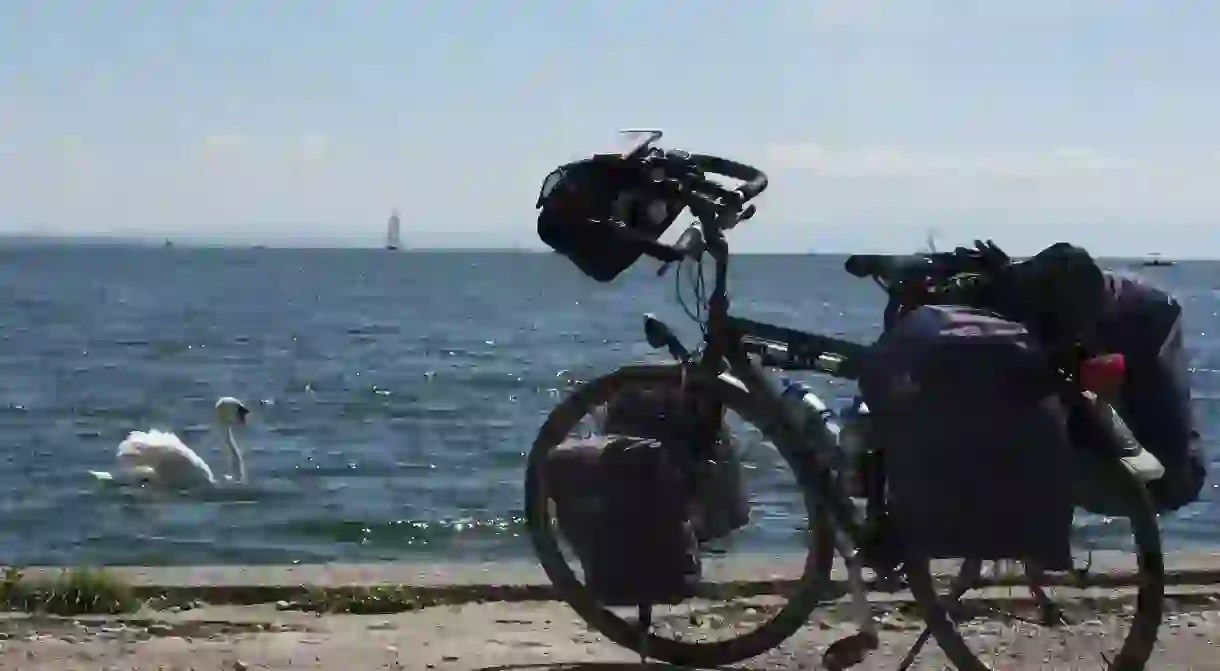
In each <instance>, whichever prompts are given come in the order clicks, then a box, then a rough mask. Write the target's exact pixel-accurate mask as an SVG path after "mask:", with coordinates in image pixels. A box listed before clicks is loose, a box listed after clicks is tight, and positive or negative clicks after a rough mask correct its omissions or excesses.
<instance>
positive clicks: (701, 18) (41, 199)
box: [0, 0, 1220, 257]
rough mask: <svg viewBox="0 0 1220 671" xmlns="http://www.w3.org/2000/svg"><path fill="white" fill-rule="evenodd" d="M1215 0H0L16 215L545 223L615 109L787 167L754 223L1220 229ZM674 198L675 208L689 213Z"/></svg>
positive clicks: (1219, 26) (4, 166)
mask: <svg viewBox="0 0 1220 671" xmlns="http://www.w3.org/2000/svg"><path fill="white" fill-rule="evenodd" d="M1217 34H1220V3H1216V2H1212V1H1209V0H1181V1H1176V2H1152V1H1149V0H1075V1H1073V0H1025V1H1022V2H1007V1H1005V2H1002V1H1000V0H977V1H973V2H972V1H970V0H889V1H888V2H882V1H880V0H755V1H754V2H727V1H722V0H667V1H666V2H656V1H655V0H615V1H614V2H609V1H600V2H595V1H593V0H586V1H583V2H562V1H559V0H525V1H521V2H505V1H500V2H493V1H490V0H480V1H479V2H475V1H474V0H451V1H450V2H435V1H434V2H422V1H416V0H361V1H359V2H339V1H338V0H334V1H332V2H324V1H322V0H194V1H192V2H164V1H161V0H139V1H138V0H108V1H107V2H89V3H86V2H78V1H77V0H5V1H4V2H3V3H0V234H6V233H8V234H11V233H26V234H28V233H37V234H51V235H97V234H104V235H139V236H148V237H152V238H160V237H169V238H173V239H175V240H190V241H209V242H233V243H239V244H246V243H248V242H250V241H254V242H260V243H265V244H300V245H340V246H372V245H378V244H380V243H381V240H382V237H383V235H384V229H385V221H386V218H387V217H388V215H389V212H390V210H391V209H392V208H398V210H399V211H400V212H401V215H402V219H403V236H404V241H405V242H406V244H407V245H408V246H417V247H503V246H511V247H535V248H538V247H541V243H540V242H539V241H538V238H537V233H536V223H535V220H536V212H535V210H534V209H533V205H534V200H535V198H536V195H537V191H538V187H539V184H540V183H541V181H542V179H543V178H544V177H545V176H546V174H547V173H548V172H549V171H550V170H551V169H552V168H553V167H555V166H556V165H557V164H560V163H563V162H566V161H569V160H573V159H576V158H580V157H582V156H585V155H588V154H591V153H594V152H597V151H603V150H606V149H607V148H610V147H613V146H614V145H615V143H616V138H615V133H616V131H617V130H618V129H620V128H624V127H641V126H642V127H657V128H662V129H664V130H665V132H666V136H665V139H664V141H663V142H664V144H665V145H666V146H670V147H674V148H682V149H687V150H692V151H699V152H704V153H716V154H722V155H727V156H730V157H733V158H736V159H738V160H742V161H746V162H750V163H753V164H755V165H757V166H759V167H761V168H762V169H764V170H765V171H767V173H768V174H769V175H770V177H771V187H770V189H768V191H767V192H766V193H765V194H764V195H763V196H761V197H760V198H759V199H758V201H757V203H758V206H759V211H760V213H759V215H758V216H756V217H755V218H754V219H753V220H751V221H750V222H748V224H743V225H742V226H741V227H740V228H738V229H737V230H736V231H734V233H733V235H732V238H731V242H732V243H733V244H734V248H735V249H737V250H739V251H746V252H777V251H805V250H811V249H816V250H820V251H835V252H844V251H902V250H910V249H913V248H914V247H915V246H917V245H920V244H922V242H923V240H924V238H925V236H926V235H927V232H928V230H929V229H934V230H935V231H936V236H937V239H938V240H939V241H941V245H942V246H945V245H949V244H953V243H962V242H968V241H969V240H972V239H973V238H976V237H984V238H994V239H995V240H996V241H997V242H998V243H1000V244H1001V245H1002V246H1004V247H1005V248H1006V249H1009V250H1010V251H1012V252H1014V253H1028V252H1030V251H1033V250H1036V249H1038V248H1041V247H1042V246H1045V245H1047V244H1050V243H1051V242H1055V241H1057V240H1068V241H1072V242H1075V243H1077V244H1082V245H1084V246H1086V247H1088V248H1089V249H1090V250H1093V251H1095V253H1097V254H1101V255H1131V254H1143V253H1150V252H1160V253H1164V254H1166V255H1170V256H1190V257H1220V130H1218V125H1217V123H1218V122H1217V120H1220V86H1217V85H1216V81H1217V79H1216V77H1217V74H1216V73H1217V72H1220V40H1217V39H1216V35H1217ZM676 232H677V227H675V234H676Z"/></svg>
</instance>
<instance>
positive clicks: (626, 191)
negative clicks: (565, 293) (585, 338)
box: [534, 154, 684, 282]
mask: <svg viewBox="0 0 1220 671" xmlns="http://www.w3.org/2000/svg"><path fill="white" fill-rule="evenodd" d="M534 207H535V208H538V209H540V210H541V211H540V212H539V213H538V237H539V238H540V239H541V240H542V242H544V243H546V245H547V246H549V247H550V248H551V249H554V250H555V251H556V252H559V253H560V254H563V255H564V256H565V257H567V258H568V259H569V260H570V261H572V263H574V264H576V267H577V268H579V269H580V270H581V272H583V273H584V274H585V275H588V276H589V277H591V278H593V279H595V280H597V281H598V282H610V281H613V280H614V279H615V278H616V277H618V276H619V275H621V274H622V273H623V271H625V270H626V269H627V268H628V267H630V266H631V265H632V264H633V263H635V262H636V261H637V260H638V259H639V258H640V256H641V255H642V252H641V250H639V249H638V248H636V247H634V246H632V245H630V244H624V242H623V241H622V239H621V238H620V237H618V233H617V232H616V230H615V229H616V228H626V229H629V230H630V231H631V233H633V234H634V235H637V236H640V237H643V238H646V239H649V240H656V239H657V238H659V237H661V235H662V234H663V233H665V231H666V230H667V229H669V227H670V225H672V224H673V222H674V220H675V219H677V218H678V215H679V214H680V213H681V212H682V209H683V207H684V205H682V204H681V203H680V202H679V201H676V200H674V199H672V198H670V197H668V194H666V192H665V191H663V189H662V187H661V186H660V185H658V184H656V183H653V182H650V181H648V180H647V179H646V178H645V176H644V175H643V174H641V172H640V169H639V167H638V166H636V165H635V164H632V163H629V162H627V161H624V160H623V159H622V157H621V156H619V155H618V154H599V155H595V156H593V157H592V158H587V159H584V160H581V161H575V162H572V163H568V164H566V165H563V166H560V167H559V168H556V169H555V170H554V171H553V172H551V174H549V175H547V177H546V179H545V180H543V182H542V188H541V190H540V191H539V193H538V201H537V202H536V203H535V204H534Z"/></svg>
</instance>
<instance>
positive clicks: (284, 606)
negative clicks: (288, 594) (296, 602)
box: [275, 601, 292, 610]
mask: <svg viewBox="0 0 1220 671" xmlns="http://www.w3.org/2000/svg"><path fill="white" fill-rule="evenodd" d="M291 607H292V604H291V603H289V602H287V601H276V602H275V608H276V610H288V609H289V608H291Z"/></svg>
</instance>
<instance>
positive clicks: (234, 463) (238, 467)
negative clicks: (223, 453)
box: [224, 426, 246, 482]
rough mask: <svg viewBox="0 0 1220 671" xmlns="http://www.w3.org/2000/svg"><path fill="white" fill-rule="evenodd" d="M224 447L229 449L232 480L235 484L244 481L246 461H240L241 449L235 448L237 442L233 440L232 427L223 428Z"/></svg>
mask: <svg viewBox="0 0 1220 671" xmlns="http://www.w3.org/2000/svg"><path fill="white" fill-rule="evenodd" d="M224 433H225V447H226V448H228V449H229V471H230V472H231V473H232V474H233V479H234V480H236V481H237V482H245V481H246V461H245V459H242V456H241V448H239V447H238V446H237V441H236V440H234V439H233V427H232V426H226V427H225V431H224Z"/></svg>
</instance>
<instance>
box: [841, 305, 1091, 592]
mask: <svg viewBox="0 0 1220 671" xmlns="http://www.w3.org/2000/svg"><path fill="white" fill-rule="evenodd" d="M1050 371H1051V368H1050V364H1049V362H1048V361H1047V359H1046V356H1045V354H1044V352H1043V351H1042V350H1041V349H1040V348H1039V345H1038V344H1037V342H1036V340H1035V339H1034V337H1033V336H1032V335H1031V334H1030V333H1029V331H1028V330H1027V329H1026V328H1025V327H1024V326H1023V325H1021V324H1019V323H1016V322H1012V321H1008V320H1006V319H1004V318H1002V317H1000V316H998V315H997V314H995V313H992V312H989V311H986V310H980V309H976V308H968V307H958V306H942V305H928V306H923V307H920V308H916V309H914V310H912V311H910V312H908V313H906V314H905V315H903V316H902V317H900V318H899V319H898V320H897V321H896V322H895V323H894V324H893V325H892V326H891V328H890V329H889V330H887V331H886V332H885V334H884V335H882V337H881V338H880V339H879V340H878V341H877V343H876V344H875V345H874V348H873V351H872V353H871V354H870V356H869V357H868V360H867V361H866V362H865V365H864V368H863V370H862V371H861V378H860V387H861V392H862V394H863V396H864V398H865V401H866V402H867V403H868V406H869V407H870V409H871V410H872V431H873V437H874V439H875V440H877V441H878V444H879V445H884V446H885V470H886V477H887V480H888V484H889V495H888V505H887V509H888V511H889V515H890V517H891V520H892V522H893V524H894V528H895V530H896V532H897V533H898V534H899V536H900V538H901V542H902V543H903V545H904V546H905V547H906V548H908V550H909V551H910V552H911V556H912V558H943V557H965V558H978V559H1021V560H1033V561H1037V562H1039V563H1040V564H1041V565H1042V566H1044V567H1046V568H1048V569H1049V568H1067V567H1070V566H1071V547H1070V541H1071V528H1072V514H1073V495H1072V446H1071V443H1070V440H1069V437H1068V431H1067V421H1066V411H1065V409H1064V408H1063V407H1062V404H1061V402H1060V400H1059V399H1058V397H1057V396H1056V395H1055V393H1054V392H1053V387H1052V385H1051V384H1050V379H1051V378H1050Z"/></svg>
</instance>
